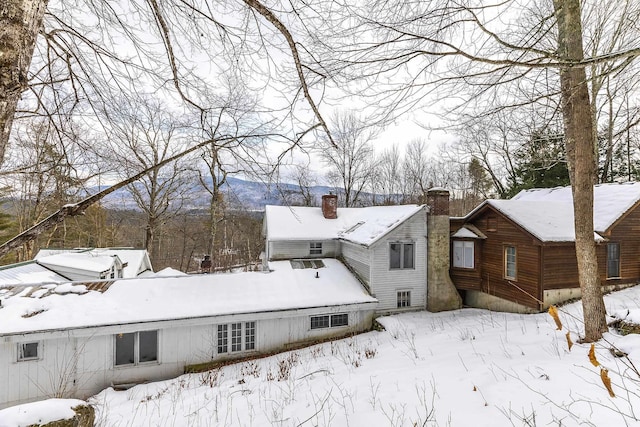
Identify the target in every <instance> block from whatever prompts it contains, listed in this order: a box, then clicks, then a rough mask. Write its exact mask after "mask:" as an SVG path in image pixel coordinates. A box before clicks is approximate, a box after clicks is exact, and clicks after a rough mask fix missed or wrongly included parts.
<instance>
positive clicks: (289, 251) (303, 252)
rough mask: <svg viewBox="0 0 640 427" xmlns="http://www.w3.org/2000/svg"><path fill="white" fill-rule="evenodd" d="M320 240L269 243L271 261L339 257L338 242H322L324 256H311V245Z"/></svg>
mask: <svg viewBox="0 0 640 427" xmlns="http://www.w3.org/2000/svg"><path fill="white" fill-rule="evenodd" d="M311 242H318V240H310V241H308V240H286V241H269V242H268V244H269V248H268V251H269V254H268V255H269V260H280V259H291V258H334V257H336V256H337V255H339V253H338V251H339V246H340V245H339V243H338V241H337V240H322V241H321V242H322V254H321V255H310V254H309V244H310V243H311Z"/></svg>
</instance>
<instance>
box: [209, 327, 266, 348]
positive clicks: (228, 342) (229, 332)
mask: <svg viewBox="0 0 640 427" xmlns="http://www.w3.org/2000/svg"><path fill="white" fill-rule="evenodd" d="M234 327H235V328H236V329H235V334H234ZM256 331H257V322H256V321H255V320H252V321H248V322H230V323H219V324H217V325H216V328H215V347H214V348H215V349H216V354H217V355H225V354H237V353H243V352H247V351H255V350H256V340H257V333H256ZM249 332H251V333H249ZM221 336H222V338H223V340H222V341H221ZM248 337H250V338H251V339H250V340H247V338H248Z"/></svg>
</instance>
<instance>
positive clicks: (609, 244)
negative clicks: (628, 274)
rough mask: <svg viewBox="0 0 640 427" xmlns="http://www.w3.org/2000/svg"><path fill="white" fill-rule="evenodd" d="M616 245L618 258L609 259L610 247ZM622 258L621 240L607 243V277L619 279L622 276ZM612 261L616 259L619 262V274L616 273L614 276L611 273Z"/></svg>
mask: <svg viewBox="0 0 640 427" xmlns="http://www.w3.org/2000/svg"><path fill="white" fill-rule="evenodd" d="M614 246H615V247H616V248H617V249H616V255H617V258H616V259H615V260H611V259H609V255H610V252H609V248H610V247H614ZM620 259H621V256H620V243H619V242H609V243H607V279H619V278H620V277H622V275H621V273H622V268H621V265H620ZM612 261H615V262H616V263H617V267H616V268H617V270H618V271H617V273H618V274H617V275H615V276H612V275H611V274H610V273H609V263H610V262H612Z"/></svg>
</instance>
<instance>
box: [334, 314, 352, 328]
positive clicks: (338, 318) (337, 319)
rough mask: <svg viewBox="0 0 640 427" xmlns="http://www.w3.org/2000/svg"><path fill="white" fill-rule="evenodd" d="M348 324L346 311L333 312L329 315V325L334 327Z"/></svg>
mask: <svg viewBox="0 0 640 427" xmlns="http://www.w3.org/2000/svg"><path fill="white" fill-rule="evenodd" d="M348 325H349V315H348V314H347V313H343V314H334V315H333V316H331V327H332V328H335V327H337V326H348Z"/></svg>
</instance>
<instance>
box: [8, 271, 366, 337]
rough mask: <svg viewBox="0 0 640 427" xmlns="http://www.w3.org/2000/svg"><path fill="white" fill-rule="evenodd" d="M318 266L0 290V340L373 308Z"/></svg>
mask: <svg viewBox="0 0 640 427" xmlns="http://www.w3.org/2000/svg"><path fill="white" fill-rule="evenodd" d="M323 262H324V265H325V267H326V268H320V269H293V268H292V267H291V263H290V262H289V261H277V262H272V263H270V267H271V268H272V270H273V271H271V272H269V273H264V272H246V273H227V274H199V275H191V276H185V275H180V276H177V277H164V276H162V275H160V276H157V277H150V278H136V279H121V280H117V281H115V282H113V283H110V286H109V287H108V289H106V290H105V289H101V291H102V292H98V291H93V290H91V287H90V286H84V285H75V284H71V283H64V284H60V285H57V286H56V285H51V286H48V287H46V289H45V290H42V291H39V292H31V291H32V289H33V287H29V286H25V287H23V288H24V289H23V290H22V291H21V292H19V293H16V292H15V291H14V292H9V291H8V290H7V289H5V290H2V289H0V300H1V302H2V308H1V309H0V336H2V335H15V334H22V333H29V332H42V331H54V330H65V329H80V328H86V327H100V326H109V325H124V324H133V323H141V322H153V321H167V320H180V319H189V318H198V317H210V316H221V315H230V314H242V313H261V312H270V311H280V310H292V309H296V310H298V309H305V308H315V307H326V306H335V305H352V304H367V303H371V304H375V303H377V300H376V299H375V298H373V297H372V296H370V295H369V294H368V293H367V292H366V291H365V289H364V288H363V287H362V285H361V284H360V282H358V280H357V279H356V278H355V277H354V276H353V275H352V274H351V273H350V272H349V270H348V269H347V268H346V267H345V266H344V265H343V264H342V263H341V262H340V261H338V260H335V259H325V260H323ZM316 273H318V277H317V278H316ZM60 287H61V288H60ZM45 295H46V296H45Z"/></svg>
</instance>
